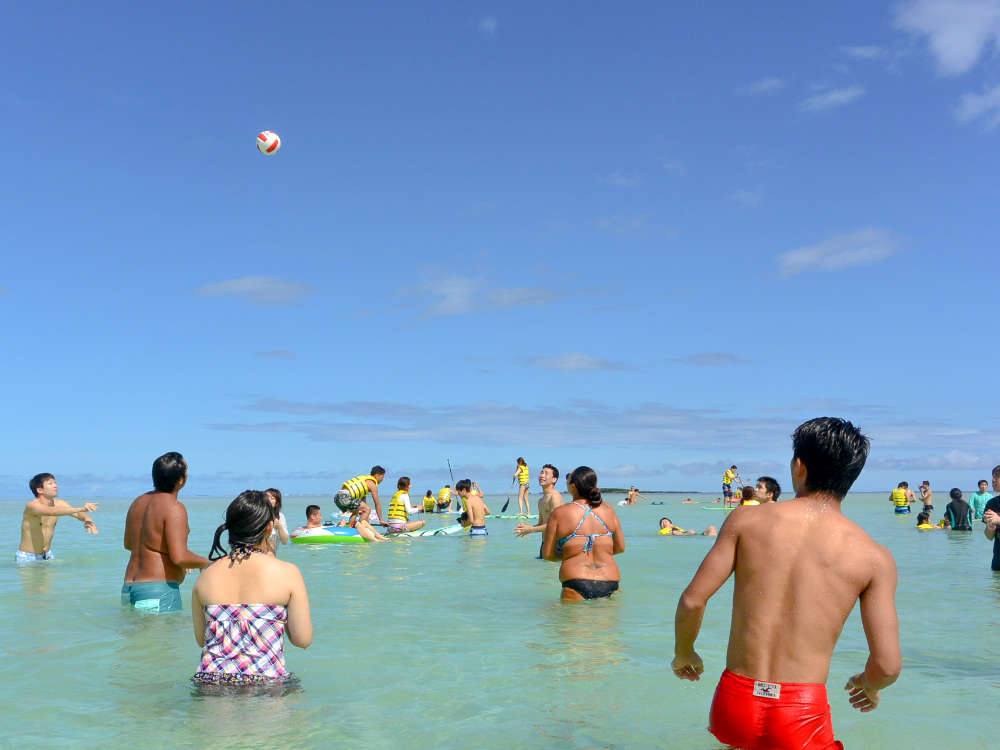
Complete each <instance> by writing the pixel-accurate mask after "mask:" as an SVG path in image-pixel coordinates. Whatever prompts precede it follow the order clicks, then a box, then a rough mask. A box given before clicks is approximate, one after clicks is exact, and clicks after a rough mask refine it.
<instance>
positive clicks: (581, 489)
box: [566, 466, 604, 508]
mask: <svg viewBox="0 0 1000 750" xmlns="http://www.w3.org/2000/svg"><path fill="white" fill-rule="evenodd" d="M566 481H567V482H568V483H569V484H572V485H573V486H574V487H576V494H577V495H579V496H580V497H581V498H583V499H584V500H586V501H587V504H588V505H590V507H591V508H596V507H597V506H598V505H600V504H601V503H602V502H604V498H602V497H601V489H600V487H598V486H597V472H596V471H594V470H593V469H591V468H590V467H589V466H577V467H576V468H575V469H573V471H571V472H570V473H569V476H568V477H566Z"/></svg>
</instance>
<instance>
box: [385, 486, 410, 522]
mask: <svg viewBox="0 0 1000 750" xmlns="http://www.w3.org/2000/svg"><path fill="white" fill-rule="evenodd" d="M407 492H408V491H407V490H396V494H395V495H393V496H392V500H390V501H389V519H388V520H389V521H403V522H406V521H408V520H409V519H410V516H409V514H408V513H407V512H406V503H404V502H403V500H402V497H403V495H406V494H407Z"/></svg>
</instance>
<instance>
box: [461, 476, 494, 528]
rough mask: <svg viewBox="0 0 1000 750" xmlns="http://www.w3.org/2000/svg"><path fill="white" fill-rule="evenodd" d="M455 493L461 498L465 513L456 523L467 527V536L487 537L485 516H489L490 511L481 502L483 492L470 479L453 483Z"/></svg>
mask: <svg viewBox="0 0 1000 750" xmlns="http://www.w3.org/2000/svg"><path fill="white" fill-rule="evenodd" d="M455 492H456V493H458V496H459V497H461V498H462V505H464V506H465V513H463V514H462V517H460V518H459V521H458V522H459V523H461V524H462V525H463V526H466V525H467V526H468V527H469V536H488V534H487V532H486V516H488V515H489V514H490V509H489V508H488V507H486V503H484V502H483V491H482V490H481V489H479V485H478V484H476V483H475V482H473V481H472V480H471V479H461V480H459V481H458V482H456V483H455ZM463 518H464V519H465V520H464V521H463Z"/></svg>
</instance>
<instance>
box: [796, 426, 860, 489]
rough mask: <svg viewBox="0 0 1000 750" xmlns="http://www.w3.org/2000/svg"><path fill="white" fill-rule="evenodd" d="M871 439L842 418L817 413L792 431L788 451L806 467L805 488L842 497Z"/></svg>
mask: <svg viewBox="0 0 1000 750" xmlns="http://www.w3.org/2000/svg"><path fill="white" fill-rule="evenodd" d="M870 447H871V443H870V442H869V440H868V438H867V437H866V436H865V435H863V434H862V433H861V430H859V429H858V428H857V427H855V426H854V425H853V424H851V423H850V422H848V421H847V420H846V419H838V418H837V417H817V418H816V419H810V420H809V421H808V422H803V423H802V424H800V425H799V426H798V428H797V429H796V430H795V432H794V433H793V434H792V455H793V456H794V457H795V458H797V459H799V461H801V462H802V463H803V464H804V465H805V467H806V482H805V484H806V487H805V489H806V490H808V491H809V492H822V493H826V494H830V495H833V496H834V497H837V498H842V497H843V496H844V495H846V494H847V491H848V490H849V489H851V485H852V484H854V480H855V479H857V478H858V475H859V474H861V470H862V469H863V468H864V467H865V461H867V460H868V450H869V448H870Z"/></svg>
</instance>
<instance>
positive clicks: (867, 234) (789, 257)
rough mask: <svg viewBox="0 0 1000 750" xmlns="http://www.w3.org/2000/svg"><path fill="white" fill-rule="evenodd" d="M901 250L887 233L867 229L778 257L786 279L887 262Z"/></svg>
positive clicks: (779, 265)
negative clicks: (798, 275) (886, 260)
mask: <svg viewBox="0 0 1000 750" xmlns="http://www.w3.org/2000/svg"><path fill="white" fill-rule="evenodd" d="M898 249H899V247H898V245H897V243H896V241H895V239H893V237H892V235H890V234H889V233H888V232H886V231H885V230H884V229H875V228H866V229H859V230H858V231H856V232H850V233H847V234H838V235H834V236H833V237H830V238H829V239H827V240H824V241H823V242H820V243H819V244H818V245H808V246H806V247H799V248H796V249H795V250H789V251H787V252H784V253H781V254H780V255H779V256H778V267H779V269H780V271H781V275H782V276H796V275H797V274H800V273H805V272H808V271H841V270H843V269H845V268H851V267H853V266H867V265H871V264H872V263H878V262H879V261H881V260H885V259H886V258H888V257H889V256H890V255H892V254H893V253H895V252H896V251H897V250H898Z"/></svg>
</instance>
